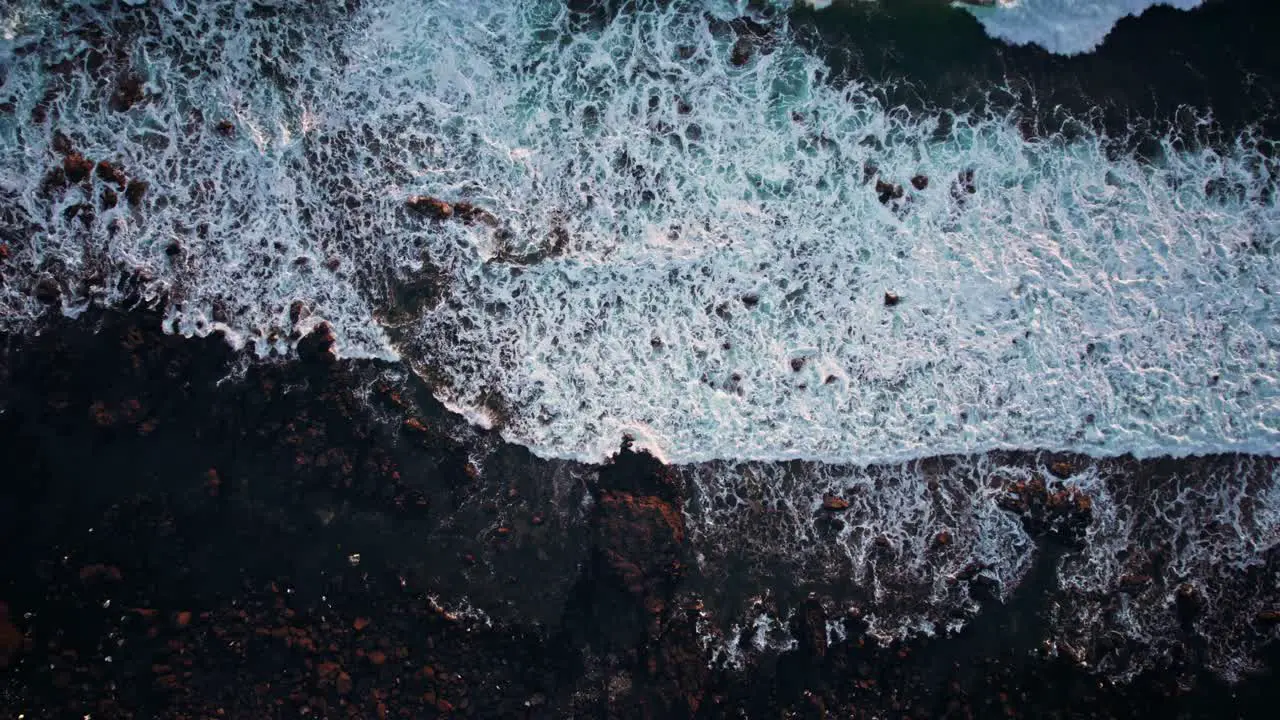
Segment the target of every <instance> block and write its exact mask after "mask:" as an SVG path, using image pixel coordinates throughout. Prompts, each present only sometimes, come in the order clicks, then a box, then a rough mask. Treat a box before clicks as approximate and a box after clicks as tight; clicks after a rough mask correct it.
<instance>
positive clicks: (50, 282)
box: [35, 277, 62, 305]
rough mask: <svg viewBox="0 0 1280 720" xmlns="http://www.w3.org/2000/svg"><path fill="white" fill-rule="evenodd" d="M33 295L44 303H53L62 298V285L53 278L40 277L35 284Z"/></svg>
mask: <svg viewBox="0 0 1280 720" xmlns="http://www.w3.org/2000/svg"><path fill="white" fill-rule="evenodd" d="M35 297H36V300H39V301H40V302H42V303H44V304H45V305H53V304H55V303H57V302H58V301H59V300H61V299H62V286H60V285H58V281H57V280H54V279H53V278H49V277H46V278H41V279H40V281H39V282H37V283H36V286H35Z"/></svg>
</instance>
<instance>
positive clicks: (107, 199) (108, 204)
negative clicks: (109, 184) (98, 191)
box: [102, 188, 120, 210]
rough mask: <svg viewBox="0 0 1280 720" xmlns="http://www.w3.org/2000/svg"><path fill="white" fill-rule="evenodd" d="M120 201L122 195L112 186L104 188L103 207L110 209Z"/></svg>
mask: <svg viewBox="0 0 1280 720" xmlns="http://www.w3.org/2000/svg"><path fill="white" fill-rule="evenodd" d="M119 203H120V196H118V195H116V191H115V190H112V189H111V188H103V189H102V209H103V210H110V209H111V208H113V207H115V206H116V205H118V204H119Z"/></svg>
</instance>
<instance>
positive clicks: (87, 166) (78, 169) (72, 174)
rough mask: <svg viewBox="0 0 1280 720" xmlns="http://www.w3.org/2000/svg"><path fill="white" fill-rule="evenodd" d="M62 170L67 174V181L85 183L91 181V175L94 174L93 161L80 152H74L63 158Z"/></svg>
mask: <svg viewBox="0 0 1280 720" xmlns="http://www.w3.org/2000/svg"><path fill="white" fill-rule="evenodd" d="M62 170H63V172H65V173H66V174H67V179H68V180H70V181H71V182H73V183H78V182H84V181H85V180H88V179H89V174H90V173H92V172H93V161H92V160H89V159H88V158H86V157H85V156H83V155H81V154H80V153H78V152H73V153H70V154H68V155H67V156H66V157H65V158H63V160H62Z"/></svg>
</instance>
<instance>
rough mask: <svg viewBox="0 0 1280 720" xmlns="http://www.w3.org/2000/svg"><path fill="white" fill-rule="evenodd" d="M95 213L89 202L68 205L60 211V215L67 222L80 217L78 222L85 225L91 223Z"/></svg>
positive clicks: (87, 225)
mask: <svg viewBox="0 0 1280 720" xmlns="http://www.w3.org/2000/svg"><path fill="white" fill-rule="evenodd" d="M96 215H97V214H96V213H95V212H94V209H93V206H92V205H90V204H89V203H76V204H75V205H70V206H68V207H67V208H66V209H65V210H63V211H62V217H63V219H65V220H66V221H67V222H71V221H72V220H74V219H76V218H80V222H81V223H83V224H84V226H85V227H89V226H90V225H92V224H93V220H94V218H95V217H96Z"/></svg>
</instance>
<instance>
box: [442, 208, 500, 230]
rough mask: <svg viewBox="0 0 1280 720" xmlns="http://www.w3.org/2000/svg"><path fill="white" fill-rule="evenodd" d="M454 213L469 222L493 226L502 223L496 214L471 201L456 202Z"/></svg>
mask: <svg viewBox="0 0 1280 720" xmlns="http://www.w3.org/2000/svg"><path fill="white" fill-rule="evenodd" d="M453 214H454V215H455V216H457V217H458V218H459V219H460V220H462V221H463V222H465V223H468V224H471V223H480V224H481V225H487V226H489V227H491V228H496V227H498V226H499V225H500V224H501V223H500V222H499V221H498V218H497V216H496V215H494V214H493V213H491V212H489V211H488V210H485V209H484V208H482V207H478V206H476V205H473V204H471V203H469V202H458V203H454V204H453Z"/></svg>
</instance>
